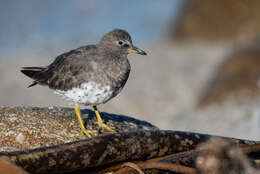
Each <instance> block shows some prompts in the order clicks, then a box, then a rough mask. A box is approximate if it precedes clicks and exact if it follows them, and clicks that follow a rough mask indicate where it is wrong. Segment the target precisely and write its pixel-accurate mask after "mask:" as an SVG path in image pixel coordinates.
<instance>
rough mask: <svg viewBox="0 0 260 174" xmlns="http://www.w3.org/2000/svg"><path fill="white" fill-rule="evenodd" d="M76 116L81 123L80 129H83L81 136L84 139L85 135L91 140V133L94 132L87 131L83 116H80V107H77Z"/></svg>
mask: <svg viewBox="0 0 260 174" xmlns="http://www.w3.org/2000/svg"><path fill="white" fill-rule="evenodd" d="M74 109H75V114H76V116H77V117H78V121H79V125H80V128H81V134H80V137H81V138H82V134H85V135H86V136H87V137H89V138H91V135H90V133H91V132H92V131H91V130H87V129H86V128H85V126H84V124H83V120H82V118H81V115H80V109H79V106H78V105H75V108H74Z"/></svg>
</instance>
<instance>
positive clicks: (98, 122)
mask: <svg viewBox="0 0 260 174" xmlns="http://www.w3.org/2000/svg"><path fill="white" fill-rule="evenodd" d="M95 123H96V124H97V125H98V128H99V129H100V128H103V129H105V130H107V131H109V132H112V133H116V131H115V128H114V127H110V126H108V125H106V124H105V123H103V121H97V122H95Z"/></svg>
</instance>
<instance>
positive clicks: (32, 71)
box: [21, 67, 45, 88]
mask: <svg viewBox="0 0 260 174" xmlns="http://www.w3.org/2000/svg"><path fill="white" fill-rule="evenodd" d="M44 69H45V68H44V67H22V70H21V72H22V73H23V74H24V75H26V76H28V77H30V78H31V79H33V80H34V81H33V83H32V84H30V85H29V86H28V88H29V87H32V86H34V85H37V83H38V82H37V80H39V75H40V74H41V72H42V71H43V70H44Z"/></svg>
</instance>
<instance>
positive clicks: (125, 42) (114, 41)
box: [99, 29, 146, 55]
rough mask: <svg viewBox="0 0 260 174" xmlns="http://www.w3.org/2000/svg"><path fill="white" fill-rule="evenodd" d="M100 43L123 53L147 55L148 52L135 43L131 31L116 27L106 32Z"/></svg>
mask: <svg viewBox="0 0 260 174" xmlns="http://www.w3.org/2000/svg"><path fill="white" fill-rule="evenodd" d="M99 45H100V46H102V47H104V48H108V49H110V50H111V51H113V52H114V51H115V52H120V53H122V54H129V53H136V54H141V55H146V52H144V51H143V50H141V49H139V48H137V47H136V46H134V45H133V43H132V39H131V36H130V35H129V33H128V32H127V31H125V30H122V29H114V30H113V31H111V32H109V33H107V34H105V35H104V36H103V37H102V39H101V40H100V42H99Z"/></svg>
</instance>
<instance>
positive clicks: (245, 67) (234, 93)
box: [199, 42, 260, 106]
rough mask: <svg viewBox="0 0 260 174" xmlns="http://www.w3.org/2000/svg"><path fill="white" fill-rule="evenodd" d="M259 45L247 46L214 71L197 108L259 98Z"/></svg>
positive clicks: (234, 53) (235, 52) (244, 101)
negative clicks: (214, 73) (230, 100)
mask: <svg viewBox="0 0 260 174" xmlns="http://www.w3.org/2000/svg"><path fill="white" fill-rule="evenodd" d="M259 67H260V44H259V42H257V43H256V44H252V45H249V46H247V47H244V48H242V49H239V50H238V51H234V52H233V53H232V54H231V55H230V56H228V57H227V58H226V59H225V61H224V62H223V63H222V65H220V66H219V68H218V69H217V71H216V75H215V77H214V78H213V79H212V80H211V82H210V83H209V85H208V86H207V88H206V90H205V91H204V92H203V93H202V96H201V98H200V100H199V106H206V105H209V104H213V103H218V104H220V103H222V102H224V101H227V100H228V99H233V100H235V101H238V102H240V103H246V102H248V101H252V100H259V97H260V68H259Z"/></svg>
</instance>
